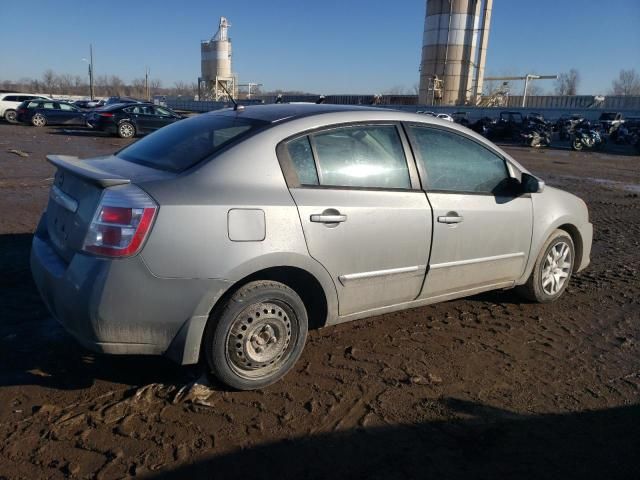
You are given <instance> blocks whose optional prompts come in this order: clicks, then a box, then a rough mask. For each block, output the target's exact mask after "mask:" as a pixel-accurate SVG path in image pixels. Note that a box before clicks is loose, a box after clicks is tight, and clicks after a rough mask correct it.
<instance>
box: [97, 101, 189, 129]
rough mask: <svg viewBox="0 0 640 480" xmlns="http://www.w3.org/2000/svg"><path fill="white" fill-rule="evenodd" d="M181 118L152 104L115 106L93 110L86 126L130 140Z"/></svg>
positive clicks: (164, 108) (166, 109)
mask: <svg viewBox="0 0 640 480" xmlns="http://www.w3.org/2000/svg"><path fill="white" fill-rule="evenodd" d="M182 118H183V117H182V116H181V115H178V114H177V113H175V112H173V111H171V110H170V109H168V108H166V107H160V106H158V105H154V104H152V103H136V104H117V105H110V106H108V107H104V108H100V109H98V110H94V111H93V112H92V113H90V114H89V115H88V117H87V124H88V125H89V126H90V127H92V128H94V129H95V130H100V131H103V132H107V133H111V134H114V135H118V136H119V137H121V138H131V137H133V136H135V135H140V134H145V133H149V132H153V131H154V130H157V129H159V128H162V127H164V126H165V125H169V124H170V123H173V122H175V121H177V120H180V119H182Z"/></svg>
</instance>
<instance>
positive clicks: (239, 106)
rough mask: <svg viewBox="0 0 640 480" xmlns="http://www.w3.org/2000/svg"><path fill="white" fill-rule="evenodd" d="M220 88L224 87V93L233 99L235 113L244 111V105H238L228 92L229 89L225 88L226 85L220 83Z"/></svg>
mask: <svg viewBox="0 0 640 480" xmlns="http://www.w3.org/2000/svg"><path fill="white" fill-rule="evenodd" d="M220 86H221V87H222V89H223V90H224V93H226V94H227V96H228V97H229V98H230V99H231V101H232V102H233V110H234V111H242V110H244V105H238V102H236V101H235V99H234V98H233V95H231V94H230V93H229V90H227V87H225V86H224V83H220Z"/></svg>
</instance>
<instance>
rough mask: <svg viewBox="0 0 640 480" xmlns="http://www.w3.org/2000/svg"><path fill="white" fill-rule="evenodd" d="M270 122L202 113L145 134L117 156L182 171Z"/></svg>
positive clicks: (150, 165)
mask: <svg viewBox="0 0 640 480" xmlns="http://www.w3.org/2000/svg"><path fill="white" fill-rule="evenodd" d="M267 123H268V122H265V121H260V120H253V119H247V118H237V117H234V116H224V115H219V116H218V115H206V114H205V115H200V116H198V117H193V118H190V119H187V120H181V121H178V122H176V123H174V124H171V125H168V126H166V127H163V128H161V129H160V130H158V131H156V132H154V133H152V134H151V135H149V136H147V137H144V138H143V139H141V140H138V141H137V142H135V143H133V144H131V145H130V146H128V147H126V148H124V149H123V150H120V151H119V152H118V153H117V154H116V155H117V156H118V157H119V158H122V159H123V160H127V161H128V162H133V163H137V164H140V165H145V166H148V167H153V168H158V169H160V170H168V171H171V172H181V171H183V170H186V169H188V168H190V167H192V166H194V165H195V164H197V163H199V162H201V161H202V160H204V159H205V158H207V157H209V156H211V155H212V154H213V153H215V152H216V151H218V150H220V149H221V148H223V147H225V146H226V145H228V144H230V143H231V142H233V141H235V140H239V139H241V138H243V137H246V136H247V135H248V134H249V133H250V132H252V131H254V130H256V129H258V128H260V127H262V126H264V125H266V124H267Z"/></svg>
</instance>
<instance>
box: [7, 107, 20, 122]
mask: <svg viewBox="0 0 640 480" xmlns="http://www.w3.org/2000/svg"><path fill="white" fill-rule="evenodd" d="M16 117H17V114H16V111H15V110H7V111H6V112H4V119H5V120H6V121H7V122H9V123H18V119H17V118H16Z"/></svg>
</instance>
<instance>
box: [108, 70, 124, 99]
mask: <svg viewBox="0 0 640 480" xmlns="http://www.w3.org/2000/svg"><path fill="white" fill-rule="evenodd" d="M108 88H109V95H114V96H121V95H124V93H125V91H124V90H125V88H124V82H123V81H122V79H121V78H120V77H119V76H117V75H111V76H110V77H109V83H108Z"/></svg>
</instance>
